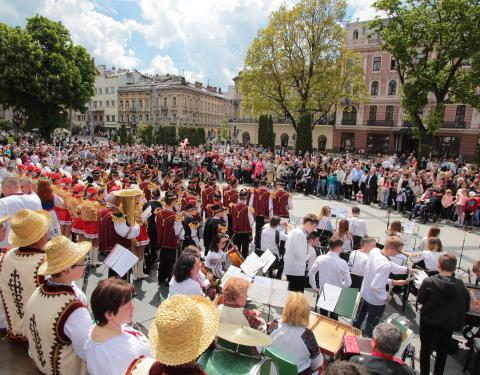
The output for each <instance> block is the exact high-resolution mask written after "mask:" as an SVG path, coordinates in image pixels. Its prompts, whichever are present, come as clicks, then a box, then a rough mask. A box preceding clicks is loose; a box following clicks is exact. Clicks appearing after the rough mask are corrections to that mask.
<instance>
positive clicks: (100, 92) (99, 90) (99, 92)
mask: <svg viewBox="0 0 480 375" xmlns="http://www.w3.org/2000/svg"><path fill="white" fill-rule="evenodd" d="M98 94H99V95H102V88H101V87H100V88H99V89H98Z"/></svg>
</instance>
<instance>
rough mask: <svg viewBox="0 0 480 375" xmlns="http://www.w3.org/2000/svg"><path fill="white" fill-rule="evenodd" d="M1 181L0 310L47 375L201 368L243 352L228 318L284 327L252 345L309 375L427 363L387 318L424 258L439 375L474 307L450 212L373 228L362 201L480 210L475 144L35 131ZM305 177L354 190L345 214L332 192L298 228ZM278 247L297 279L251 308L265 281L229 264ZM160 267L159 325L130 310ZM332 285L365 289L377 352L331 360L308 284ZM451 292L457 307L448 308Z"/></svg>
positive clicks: (430, 344)
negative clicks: (314, 149) (368, 144)
mask: <svg viewBox="0 0 480 375" xmlns="http://www.w3.org/2000/svg"><path fill="white" fill-rule="evenodd" d="M0 179H1V193H2V198H1V199H0V217H1V219H0V225H1V226H0V246H1V248H2V249H3V250H2V256H1V260H0V292H1V294H0V297H1V299H2V302H3V304H2V305H3V309H0V311H1V310H3V314H2V315H3V316H4V322H3V323H4V327H5V331H6V334H7V336H8V337H9V338H10V339H11V340H14V341H17V342H19V343H21V344H22V345H24V346H25V347H28V353H29V355H30V356H31V357H32V358H33V360H34V362H35V365H36V366H37V368H38V369H39V370H40V371H41V372H42V373H44V374H53V373H56V374H63V373H65V374H67V373H68V374H86V373H89V374H92V375H96V374H102V375H103V374H122V373H123V374H204V373H206V372H205V369H204V364H200V363H199V362H198V361H199V359H198V358H199V357H200V356H201V355H202V354H203V353H204V352H207V353H214V352H215V351H218V350H227V351H228V350H230V351H232V345H231V343H229V342H228V340H227V339H224V338H222V337H223V336H221V335H222V334H221V333H219V332H220V331H221V330H220V329H219V327H221V325H222V324H224V323H231V324H237V325H239V326H246V327H250V328H252V329H254V330H257V331H259V332H263V333H264V334H265V335H268V336H269V337H270V341H271V343H270V344H269V345H267V346H266V348H262V347H259V346H255V345H250V346H249V345H245V348H243V351H244V352H246V353H247V354H246V355H247V356H249V357H252V358H255V359H257V360H258V361H260V360H261V359H262V358H263V356H264V354H263V352H264V349H268V350H269V351H272V352H276V353H282V354H283V355H285V356H286V357H288V359H289V360H290V361H291V362H293V363H294V364H295V365H296V366H297V370H298V373H300V374H316V373H320V372H322V371H326V372H327V373H328V374H364V373H365V374H368V373H372V374H382V375H383V374H413V373H414V370H413V369H411V368H410V367H409V366H407V365H406V364H405V363H404V362H403V361H402V360H401V359H399V358H398V357H396V355H397V354H398V353H397V352H398V350H399V347H400V344H401V341H402V335H401V333H400V331H399V330H398V328H396V327H395V326H394V325H392V324H389V323H381V321H382V317H383V315H384V312H385V308H386V305H387V303H388V302H389V301H390V300H391V298H392V292H393V291H394V290H395V289H396V288H409V287H410V286H411V284H412V283H411V278H410V277H407V276H411V275H412V274H414V273H415V272H416V270H415V269H417V270H418V269H421V270H424V271H425V272H427V273H428V276H429V277H427V278H426V279H425V281H424V282H423V283H422V284H421V286H420V287H419V288H418V290H417V292H418V297H417V302H418V303H419V304H420V305H422V307H421V310H420V340H421V350H420V372H421V374H429V371H430V369H429V367H430V353H431V350H432V349H433V348H435V350H436V351H437V356H436V361H435V374H442V373H443V371H444V368H445V363H446V359H447V351H446V348H447V347H448V342H449V340H450V338H451V336H452V333H453V332H454V331H458V330H461V328H462V326H463V324H464V319H465V314H466V312H467V311H468V309H469V307H470V294H469V292H468V290H467V289H466V287H465V285H464V284H463V282H462V281H461V280H460V279H458V278H457V277H456V276H455V271H456V268H457V259H456V257H455V255H454V254H453V253H450V252H448V251H445V250H444V249H443V246H442V242H441V240H440V229H439V228H438V227H437V226H432V227H431V228H430V231H429V234H428V236H427V237H426V238H425V239H423V240H422V241H421V242H420V243H419V245H418V247H417V246H415V244H412V243H411V239H410V238H409V235H408V233H405V231H404V229H403V228H402V223H401V222H400V221H396V220H394V221H392V222H391V224H390V227H389V228H388V230H387V231H386V232H385V236H384V238H381V239H376V238H373V237H372V236H371V235H370V236H369V233H368V228H367V225H366V222H365V220H363V219H362V218H361V209H362V208H361V207H362V206H361V204H367V205H368V204H375V203H378V204H379V209H395V210H398V211H399V212H402V213H409V214H410V215H412V216H419V219H420V220H423V221H425V220H432V221H437V220H445V221H446V220H451V221H455V222H456V223H457V224H458V225H467V226H468V227H473V226H478V221H479V212H480V201H477V199H480V198H476V193H477V189H478V188H479V186H478V183H479V171H478V167H476V166H473V165H470V164H467V163H464V162H463V161H462V160H455V161H454V160H446V161H442V162H435V161H430V160H424V159H421V160H420V161H417V159H416V158H415V156H414V155H409V156H408V157H407V156H405V155H401V156H400V157H397V156H388V157H378V158H377V157H373V158H371V159H368V160H363V159H359V158H356V157H355V156H353V155H349V154H345V155H330V154H329V155H321V154H309V153H305V154H296V153H294V152H291V151H285V150H279V151H278V152H273V151H271V150H266V149H263V148H262V147H241V146H231V145H227V146H225V145H213V146H209V147H208V148H207V147H204V146H200V147H188V146H186V145H185V143H184V144H183V146H182V147H179V148H173V147H168V146H150V147H147V146H145V145H135V146H125V147H121V146H118V145H116V144H113V143H110V144H108V145H101V144H97V145H90V144H83V143H81V142H80V143H75V144H73V145H72V146H69V147H61V146H60V147H59V146H53V145H49V144H47V143H44V142H38V143H35V144H32V143H27V142H20V143H19V144H17V145H9V146H3V147H1V148H0ZM295 191H296V192H298V193H304V194H307V195H308V194H316V195H318V196H322V197H324V198H327V199H347V200H356V201H357V204H356V205H355V206H353V207H352V208H351V212H350V215H349V216H350V217H349V218H346V217H337V218H336V219H335V223H334V222H333V220H332V207H330V206H329V205H324V206H323V207H318V214H317V213H311V214H307V215H305V216H304V217H303V219H301V221H300V222H298V223H296V224H297V225H296V227H294V226H293V225H292V223H290V222H289V221H290V220H289V219H290V211H291V210H292V209H293V199H292V195H293V192H295ZM318 202H319V201H318ZM312 209H313V207H312ZM118 246H121V247H124V248H126V249H128V250H129V251H130V252H132V253H133V255H135V257H136V262H135V264H134V265H133V267H132V269H131V271H128V272H127V273H125V274H117V272H116V271H115V270H114V269H113V268H110V269H109V274H108V278H107V279H105V280H102V281H100V282H99V283H98V284H97V285H96V286H95V288H94V291H93V293H92V295H91V298H90V299H89V300H87V298H86V296H85V291H86V286H87V282H88V272H89V270H90V269H91V268H92V267H98V266H99V265H101V264H102V260H103V257H104V256H105V255H106V254H108V253H110V252H112V251H115V249H116V248H118ZM267 251H269V252H271V253H272V254H273V256H274V258H275V260H274V261H273V264H272V265H271V266H270V268H269V269H268V272H266V276H268V277H270V278H276V279H283V278H285V279H286V280H287V281H288V289H289V291H290V292H291V293H289V295H288V299H287V300H286V303H285V306H284V307H283V312H282V315H281V317H280V318H278V319H274V320H271V321H265V320H264V316H262V314H261V313H260V312H259V311H257V310H255V309H252V308H251V306H249V304H248V302H247V296H248V290H249V288H250V286H251V281H249V280H246V278H245V277H240V276H239V275H237V276H239V277H236V276H230V277H229V278H228V279H227V280H224V279H223V278H224V276H225V274H226V273H227V271H228V268H229V267H236V266H239V265H240V264H241V263H242V262H243V261H244V260H245V259H246V258H248V257H249V256H251V255H252V254H256V255H257V256H259V257H262V256H263V255H264V254H265V253H266V252H267ZM157 265H158V270H157ZM154 274H156V275H155V276H153V275H154ZM402 275H403V276H402ZM145 279H147V282H152V280H156V282H157V283H158V286H159V289H160V291H161V292H162V291H163V292H165V295H166V296H167V298H166V299H165V301H163V302H162V303H161V304H160V306H159V307H158V311H157V313H156V315H155V319H154V321H153V323H152V325H151V327H150V329H149V332H148V337H147V336H145V335H144V334H143V333H141V332H140V331H138V330H136V329H134V328H132V327H131V326H129V325H127V324H128V323H130V322H131V321H132V318H133V312H134V309H135V305H134V291H135V287H134V285H133V284H132V282H138V281H140V280H145ZM76 282H78V283H82V282H83V284H82V289H83V290H82V289H80V288H79V287H78V286H77V284H76ZM325 284H330V285H333V286H336V287H339V288H349V287H353V288H357V289H358V290H359V292H360V296H361V298H360V304H359V308H358V314H357V316H356V317H354V319H353V321H352V325H353V327H355V328H358V329H363V334H364V335H365V337H367V338H370V339H371V341H370V342H371V353H370V354H362V355H359V356H355V357H353V358H352V359H351V361H350V362H348V363H347V362H344V361H336V362H335V363H333V364H330V366H328V363H329V361H326V360H324V355H322V348H321V347H320V345H319V343H318V340H317V338H316V336H315V335H316V334H315V333H314V332H313V330H312V329H311V327H310V323H309V318H310V314H311V306H310V302H309V301H308V299H307V298H306V296H305V295H304V290H305V288H311V289H312V290H313V292H314V293H316V294H317V295H318V294H320V293H321V291H322V289H323V287H324V285H325ZM445 298H448V299H449V301H450V302H451V303H450V304H449V306H448V309H449V311H448V314H438V311H439V309H440V308H441V306H442V304H443V301H444V300H445ZM320 314H322V315H325V316H328V317H329V318H330V319H333V320H336V319H338V315H337V314H335V313H333V312H332V311H327V310H320ZM92 322H93V323H92ZM52 328H53V329H52ZM238 346H239V345H234V347H236V349H235V350H233V351H237V350H238ZM240 346H242V345H240ZM242 354H243V355H245V353H242ZM202 358H203V356H202ZM232 373H233V372H232Z"/></svg>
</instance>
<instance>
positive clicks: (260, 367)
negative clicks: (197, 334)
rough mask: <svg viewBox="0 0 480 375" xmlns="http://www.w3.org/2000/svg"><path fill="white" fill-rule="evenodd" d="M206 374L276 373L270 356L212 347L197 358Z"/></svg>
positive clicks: (269, 374)
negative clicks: (263, 356) (247, 354)
mask: <svg viewBox="0 0 480 375" xmlns="http://www.w3.org/2000/svg"><path fill="white" fill-rule="evenodd" d="M198 364H199V365H200V366H202V367H203V368H204V369H205V371H206V373H207V374H208V375H224V374H233V375H260V374H262V375H278V374H279V371H278V368H277V365H276V364H275V362H273V361H272V360H271V359H270V358H259V357H249V356H245V355H240V354H238V353H234V352H231V351H227V350H222V349H213V350H208V351H206V352H205V353H203V354H202V355H201V356H200V358H199V359H198Z"/></svg>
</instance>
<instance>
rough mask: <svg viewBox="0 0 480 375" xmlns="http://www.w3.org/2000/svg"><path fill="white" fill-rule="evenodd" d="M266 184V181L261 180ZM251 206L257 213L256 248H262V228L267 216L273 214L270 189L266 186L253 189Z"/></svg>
mask: <svg viewBox="0 0 480 375" xmlns="http://www.w3.org/2000/svg"><path fill="white" fill-rule="evenodd" d="M261 184H265V181H263V180H262V181H261ZM249 206H250V207H252V208H253V209H254V213H255V248H256V249H260V245H261V243H260V237H261V235H262V228H263V226H264V225H265V218H268V217H270V216H272V197H271V194H270V190H268V189H267V188H266V187H265V186H260V187H259V188H257V189H254V190H253V193H252V195H251V197H250V202H249Z"/></svg>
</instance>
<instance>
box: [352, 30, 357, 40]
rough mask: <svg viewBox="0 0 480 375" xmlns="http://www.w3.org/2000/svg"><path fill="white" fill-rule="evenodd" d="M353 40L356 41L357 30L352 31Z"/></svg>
mask: <svg viewBox="0 0 480 375" xmlns="http://www.w3.org/2000/svg"><path fill="white" fill-rule="evenodd" d="M353 39H354V40H357V39H358V30H353Z"/></svg>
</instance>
